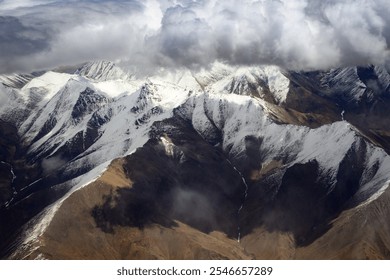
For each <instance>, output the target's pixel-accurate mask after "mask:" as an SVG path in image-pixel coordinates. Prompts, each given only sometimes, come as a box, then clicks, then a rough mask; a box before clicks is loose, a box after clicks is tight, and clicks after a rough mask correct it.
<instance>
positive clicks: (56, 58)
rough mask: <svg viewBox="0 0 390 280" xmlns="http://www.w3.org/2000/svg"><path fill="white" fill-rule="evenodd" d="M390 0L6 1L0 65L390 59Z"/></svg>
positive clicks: (20, 68) (308, 63)
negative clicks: (96, 61) (88, 62)
mask: <svg viewBox="0 0 390 280" xmlns="http://www.w3.org/2000/svg"><path fill="white" fill-rule="evenodd" d="M389 14H390V3H389V1H388V0H373V1H365V0H356V1H348V0H341V1H335V0H326V1H319V0H311V1H310V0H289V1H287V0H261V1H255V0H242V1H236V0H226V1H216V0H209V1H207V0H198V1H196V0H161V1H157V0H147V1H139V0H120V1H112V0H99V1H97V0H83V1H74V0H63V1H59V0H57V1H56V0H46V1H43V0H41V1H34V0H29V1H26V0H22V1H8V0H3V1H0V53H1V55H0V65H1V67H0V72H1V73H11V72H32V71H36V70H43V69H48V68H54V67H57V66H60V65H73V64H74V65H75V64H80V63H83V62H86V61H91V60H102V59H104V60H111V61H114V62H117V63H120V64H121V65H122V66H125V67H128V68H129V69H133V70H134V71H137V69H138V70H140V69H142V71H144V72H146V73H153V72H155V71H157V70H160V69H171V68H173V69H178V68H188V69H195V70H196V69H201V68H205V67H208V66H209V65H210V64H212V63H214V62H216V61H219V62H223V63H227V64H230V65H253V64H273V65H278V66H281V67H282V68H285V69H289V70H320V69H329V68H334V67H342V66H352V65H367V64H381V65H386V66H387V67H389V66H388V65H390V50H389V42H390V24H389V22H390V17H388V15H389Z"/></svg>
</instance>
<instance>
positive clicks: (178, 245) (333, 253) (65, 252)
mask: <svg viewBox="0 0 390 280" xmlns="http://www.w3.org/2000/svg"><path fill="white" fill-rule="evenodd" d="M124 166H125V164H124V161H123V159H120V160H115V161H114V162H113V163H112V164H111V166H110V167H109V169H108V170H107V171H106V172H105V173H104V174H103V175H102V176H101V177H100V178H99V179H98V180H97V181H95V182H93V183H91V184H90V185H88V186H86V187H84V188H82V189H80V190H78V191H76V192H74V193H73V194H72V195H71V196H70V197H69V198H68V199H66V200H65V201H64V203H63V204H62V205H61V207H60V208H59V210H58V211H57V213H56V214H55V216H54V218H53V220H52V222H51V224H50V225H49V227H48V228H47V230H46V231H45V233H44V234H43V235H42V236H41V237H40V239H39V242H38V243H39V247H38V248H37V249H36V250H35V251H34V252H33V253H31V254H28V255H27V256H26V255H23V254H22V255H18V256H15V257H16V258H27V259H35V258H37V257H39V258H47V259H389V258H390V236H389V232H390V223H389V220H388V218H387V217H389V215H390V209H389V208H388V207H387V205H388V203H389V201H390V189H389V190H386V191H385V192H384V193H383V194H382V195H381V196H380V197H379V198H378V199H377V200H375V201H373V202H371V203H367V204H366V205H363V206H360V207H358V208H355V209H350V210H347V211H344V212H343V213H342V214H341V215H340V216H339V217H338V218H337V219H335V220H334V221H333V224H332V227H331V228H330V229H329V230H328V231H327V232H326V233H325V234H324V235H322V236H321V237H320V238H318V239H317V240H315V241H314V242H313V243H311V244H310V245H308V246H304V247H298V246H297V245H296V243H295V241H294V237H293V235H292V234H290V233H288V232H285V233H282V232H278V231H269V230H267V229H265V228H264V227H259V228H256V229H255V230H253V231H252V232H251V233H249V234H247V235H246V236H244V237H243V238H242V239H241V243H238V242H237V241H236V240H235V239H232V238H229V237H227V236H226V234H224V233H221V232H216V231H213V232H211V233H209V234H207V233H203V232H201V231H199V230H197V229H195V228H192V227H190V226H188V225H186V224H184V223H182V222H179V221H175V222H176V225H175V226H173V227H165V226H162V225H159V224H152V225H148V226H146V227H145V228H142V229H140V228H137V227H129V226H115V227H114V232H111V233H110V232H104V231H102V229H101V228H100V227H98V226H97V225H96V222H95V220H94V218H93V216H92V215H91V212H92V210H93V209H94V207H95V206H96V205H102V204H103V203H104V201H105V200H106V197H107V196H110V195H111V196H112V195H113V194H115V192H116V191H117V190H118V189H119V188H122V189H123V188H127V189H130V188H131V187H132V182H131V180H129V179H128V176H126V171H125V170H124V168H123V167H124Z"/></svg>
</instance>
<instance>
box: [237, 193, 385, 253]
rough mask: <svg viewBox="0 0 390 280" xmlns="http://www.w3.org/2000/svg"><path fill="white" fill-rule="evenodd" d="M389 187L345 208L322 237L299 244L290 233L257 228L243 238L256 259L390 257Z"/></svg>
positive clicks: (245, 245) (244, 245)
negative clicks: (371, 199)
mask: <svg viewBox="0 0 390 280" xmlns="http://www.w3.org/2000/svg"><path fill="white" fill-rule="evenodd" d="M389 203H390V189H387V190H386V191H385V192H384V193H383V194H382V195H381V196H380V197H379V198H378V199H377V200H374V201H372V202H370V203H368V204H365V205H362V206H360V207H358V208H355V209H350V210H347V211H344V212H343V213H342V214H341V215H340V216H339V217H338V218H337V219H336V220H334V221H333V224H332V227H331V228H330V230H329V231H327V232H326V233H325V234H324V235H323V236H321V237H320V238H318V239H317V240H315V241H314V242H313V243H311V244H310V245H308V246H304V247H297V246H296V245H295V244H294V239H293V237H292V235H291V234H289V233H279V232H269V231H267V230H266V229H265V228H258V229H256V230H254V231H253V232H252V233H251V234H249V235H247V236H245V237H244V238H243V239H242V245H243V247H244V248H245V250H246V251H247V252H249V253H251V254H254V255H255V258H256V259H309V260H310V259H324V260H327V259H359V260H364V259H390V221H389V218H388V217H389V216H390V209H389V207H388V205H389Z"/></svg>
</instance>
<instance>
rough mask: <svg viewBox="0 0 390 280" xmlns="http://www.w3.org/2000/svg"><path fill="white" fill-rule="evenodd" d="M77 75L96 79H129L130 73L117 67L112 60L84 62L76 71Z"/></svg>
mask: <svg viewBox="0 0 390 280" xmlns="http://www.w3.org/2000/svg"><path fill="white" fill-rule="evenodd" d="M76 74H77V75H80V76H84V77H87V78H89V79H92V80H96V81H101V82H103V81H109V80H129V79H130V78H131V74H129V73H127V72H126V71H124V70H123V69H121V68H120V67H118V66H117V65H116V64H115V63H114V62H112V61H105V60H100V61H92V62H88V63H86V64H84V65H83V66H82V67H81V68H79V69H78V70H77V71H76Z"/></svg>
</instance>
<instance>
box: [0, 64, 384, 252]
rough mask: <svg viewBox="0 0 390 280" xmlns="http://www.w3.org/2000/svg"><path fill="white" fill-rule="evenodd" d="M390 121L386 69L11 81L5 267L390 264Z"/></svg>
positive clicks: (3, 97) (86, 71)
mask: <svg viewBox="0 0 390 280" xmlns="http://www.w3.org/2000/svg"><path fill="white" fill-rule="evenodd" d="M73 68H75V69H76V70H74V69H73ZM389 106H390V73H389V71H388V70H387V69H386V68H385V67H382V66H374V65H369V66H364V67H363V66H362V67H348V68H338V69H331V70H328V71H311V72H293V71H288V70H284V69H281V68H280V67H277V66H269V65H258V66H250V67H249V66H246V67H238V66H228V65H224V64H222V63H215V64H213V65H212V66H211V67H210V68H209V69H204V70H201V71H197V72H192V71H190V70H184V69H180V70H177V71H171V72H164V71H161V73H159V74H156V75H154V76H149V77H137V75H136V74H133V73H129V72H127V71H126V70H124V69H122V68H120V67H119V66H117V65H115V63H113V62H109V61H96V62H89V63H85V64H83V65H80V66H78V67H69V69H68V68H66V67H63V68H58V69H56V70H52V71H43V72H39V73H32V74H23V75H22V74H13V75H2V76H0V174H1V176H0V252H1V256H2V257H3V258H10V259H389V258H390V234H389V232H390V222H389V220H388V216H389V214H390V213H389V212H390V209H389V207H388V205H389V199H390V190H388V186H389V183H390V156H389V152H390V115H389V114H388V108H389Z"/></svg>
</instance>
